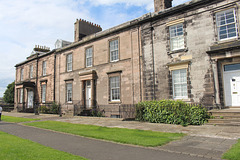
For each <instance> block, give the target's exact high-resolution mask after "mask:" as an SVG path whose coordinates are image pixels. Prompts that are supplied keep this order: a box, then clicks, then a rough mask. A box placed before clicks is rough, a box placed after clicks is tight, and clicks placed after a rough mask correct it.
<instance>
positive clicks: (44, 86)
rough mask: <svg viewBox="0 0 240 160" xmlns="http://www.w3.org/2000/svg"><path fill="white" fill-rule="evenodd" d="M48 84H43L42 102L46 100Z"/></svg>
mask: <svg viewBox="0 0 240 160" xmlns="http://www.w3.org/2000/svg"><path fill="white" fill-rule="evenodd" d="M46 86H47V85H46V84H42V103H45V102H46Z"/></svg>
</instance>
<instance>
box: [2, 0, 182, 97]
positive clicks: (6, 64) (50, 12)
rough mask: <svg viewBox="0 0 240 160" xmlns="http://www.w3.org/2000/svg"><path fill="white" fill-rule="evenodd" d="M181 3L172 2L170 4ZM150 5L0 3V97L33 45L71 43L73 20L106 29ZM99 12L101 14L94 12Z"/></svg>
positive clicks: (103, 0) (119, 0) (137, 0)
mask: <svg viewBox="0 0 240 160" xmlns="http://www.w3.org/2000/svg"><path fill="white" fill-rule="evenodd" d="M185 1H186V0H174V1H173V4H174V5H177V4H179V3H183V2H185ZM153 2H154V0H131V1H129V0H51V1H49V0H31V1H29V0H10V1H8V0H0V11H1V12H0V26H1V30H0V45H1V47H0V56H1V57H2V58H1V59H0V82H2V83H0V97H1V96H2V94H3V92H4V90H5V88H6V85H7V84H9V83H11V82H12V81H13V80H14V79H15V68H14V66H15V64H17V63H20V62H22V61H24V60H25V59H26V57H27V56H29V55H30V53H31V51H32V49H33V47H34V46H35V45H46V46H48V47H51V48H53V46H54V43H55V41H56V39H59V38H60V39H65V40H68V41H73V32H74V31H73V29H74V26H73V25H74V22H75V20H76V18H83V19H86V20H88V21H92V22H95V23H98V24H100V25H101V26H103V28H104V29H107V28H109V27H113V26H115V25H118V24H120V23H124V22H126V21H128V20H130V19H134V18H137V17H139V16H142V15H143V14H145V13H147V12H152V11H153ZM123 6H124V7H123ZM121 7H123V8H121ZM102 8H104V9H102ZM132 10H133V11H132ZM100 11H101V14H99V13H98V12H100ZM3 82H4V83H3Z"/></svg>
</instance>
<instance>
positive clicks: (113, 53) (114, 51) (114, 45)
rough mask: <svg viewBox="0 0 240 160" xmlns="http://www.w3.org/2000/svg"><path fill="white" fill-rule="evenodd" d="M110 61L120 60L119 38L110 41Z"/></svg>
mask: <svg viewBox="0 0 240 160" xmlns="http://www.w3.org/2000/svg"><path fill="white" fill-rule="evenodd" d="M109 52H110V54H109V56H110V62H116V61H119V40H118V39H115V40H112V41H110V42H109Z"/></svg>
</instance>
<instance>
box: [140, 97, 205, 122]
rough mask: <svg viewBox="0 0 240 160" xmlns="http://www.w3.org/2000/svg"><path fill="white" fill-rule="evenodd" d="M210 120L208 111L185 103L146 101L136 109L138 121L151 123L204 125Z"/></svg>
mask: <svg viewBox="0 0 240 160" xmlns="http://www.w3.org/2000/svg"><path fill="white" fill-rule="evenodd" d="M208 118H209V115H208V113H207V109H205V108H203V107H201V106H199V105H191V104H187V103H186V102H183V101H174V100H161V101H146V102H140V103H138V104H137V107H136V120H138V121H146V122H151V123H167V124H180V125H183V126H187V125H202V124H204V123H205V122H206V121H207V120H208Z"/></svg>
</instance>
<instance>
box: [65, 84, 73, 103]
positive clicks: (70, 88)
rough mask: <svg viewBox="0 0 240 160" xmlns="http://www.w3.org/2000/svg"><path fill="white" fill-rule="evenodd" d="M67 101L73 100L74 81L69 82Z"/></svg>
mask: <svg viewBox="0 0 240 160" xmlns="http://www.w3.org/2000/svg"><path fill="white" fill-rule="evenodd" d="M66 89H67V92H66V94H67V102H72V83H67V86H66Z"/></svg>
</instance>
